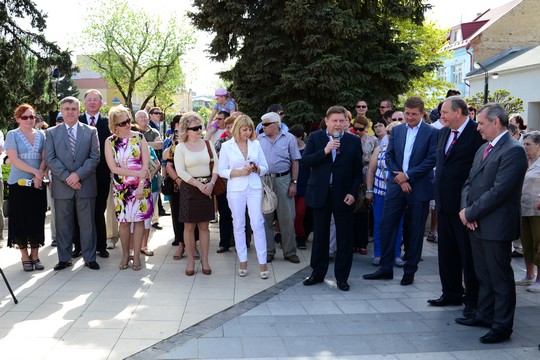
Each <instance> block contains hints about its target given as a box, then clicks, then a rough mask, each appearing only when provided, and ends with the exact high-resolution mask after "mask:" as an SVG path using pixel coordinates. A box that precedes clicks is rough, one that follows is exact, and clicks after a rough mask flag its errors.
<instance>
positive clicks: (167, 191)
mask: <svg viewBox="0 0 540 360" xmlns="http://www.w3.org/2000/svg"><path fill="white" fill-rule="evenodd" d="M173 192H174V180H173V179H172V178H171V177H170V176H169V175H167V176H165V178H164V179H163V181H162V183H161V193H162V194H163V195H172V193H173Z"/></svg>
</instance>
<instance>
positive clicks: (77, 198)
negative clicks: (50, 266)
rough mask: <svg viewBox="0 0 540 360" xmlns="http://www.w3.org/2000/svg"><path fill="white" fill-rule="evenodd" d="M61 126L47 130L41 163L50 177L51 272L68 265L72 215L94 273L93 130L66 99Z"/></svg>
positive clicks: (95, 150)
mask: <svg viewBox="0 0 540 360" xmlns="http://www.w3.org/2000/svg"><path fill="white" fill-rule="evenodd" d="M60 109H61V111H62V115H63V117H64V124H61V125H58V126H55V127H52V128H50V129H48V130H47V135H46V140H45V161H46V164H47V167H48V168H49V169H50V170H51V173H52V178H53V179H52V197H53V199H54V206H55V211H56V243H57V249H58V260H59V262H58V264H57V265H56V266H55V267H54V270H63V269H65V268H66V267H68V266H70V265H71V255H72V254H71V250H72V249H71V247H72V246H71V241H72V238H73V231H74V229H73V225H74V213H73V209H75V211H76V212H77V219H78V223H79V228H80V239H81V250H82V255H83V258H84V261H85V265H86V266H88V267H89V268H90V269H92V270H98V269H99V265H98V263H97V262H96V239H97V237H96V226H95V222H94V208H95V202H96V196H97V183H96V167H97V166H98V164H99V154H100V149H99V140H98V134H97V130H96V128H94V127H90V126H88V125H86V124H83V123H81V122H79V119H78V118H79V112H80V103H79V100H78V99H77V98H75V97H72V96H68V97H66V98H64V99H62V100H61V101H60Z"/></svg>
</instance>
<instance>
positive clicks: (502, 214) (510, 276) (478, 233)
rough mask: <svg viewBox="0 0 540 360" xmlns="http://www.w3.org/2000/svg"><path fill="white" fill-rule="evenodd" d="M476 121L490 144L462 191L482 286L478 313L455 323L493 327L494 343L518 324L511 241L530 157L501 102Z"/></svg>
mask: <svg viewBox="0 0 540 360" xmlns="http://www.w3.org/2000/svg"><path fill="white" fill-rule="evenodd" d="M477 119H478V131H479V132H480V134H481V135H482V138H483V139H484V140H486V141H488V143H487V144H484V145H482V146H481V147H480V148H479V149H478V151H477V152H476V154H475V156H474V161H473V165H472V168H471V171H470V173H469V178H468V179H467V180H466V181H465V184H464V185H463V189H462V192H461V209H462V210H461V211H460V212H459V217H460V219H461V222H462V223H463V225H465V226H467V228H468V229H469V235H470V241H471V250H472V257H473V263H474V270H475V273H476V277H477V278H478V282H479V284H480V285H479V290H478V304H477V310H476V315H475V316H474V317H470V318H457V319H456V322H457V323H458V324H461V325H466V326H481V327H487V328H490V329H491V330H490V331H489V332H488V333H487V334H486V335H484V336H482V337H481V338H480V342H482V343H485V344H494V343H499V342H501V341H505V340H507V339H509V338H510V335H511V334H512V328H513V324H514V312H515V309H516V288H515V284H514V271H513V270H512V266H511V261H512V258H511V253H512V240H514V239H517V238H519V234H520V224H521V211H520V206H521V187H522V185H523V179H524V177H525V172H526V171H527V157H526V155H525V150H524V149H523V146H522V145H521V144H519V143H518V142H517V141H516V140H515V139H513V138H512V137H511V136H510V134H509V133H508V114H507V112H506V111H505V110H504V109H503V108H502V107H501V106H500V105H498V104H487V105H485V106H484V107H483V108H481V109H480V110H479V111H478V113H477Z"/></svg>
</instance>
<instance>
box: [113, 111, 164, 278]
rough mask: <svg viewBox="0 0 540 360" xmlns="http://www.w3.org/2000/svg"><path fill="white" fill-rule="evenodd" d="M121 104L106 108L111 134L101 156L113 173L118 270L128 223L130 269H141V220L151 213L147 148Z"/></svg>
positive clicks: (126, 253) (126, 260) (125, 264)
mask: <svg viewBox="0 0 540 360" xmlns="http://www.w3.org/2000/svg"><path fill="white" fill-rule="evenodd" d="M130 115H131V114H130V112H129V110H128V109H127V108H125V107H124V106H122V105H118V106H115V107H113V108H112V109H111V110H110V111H109V129H110V130H111V132H112V135H111V136H110V137H108V138H107V140H106V141H105V146H104V148H105V150H104V151H105V159H106V160H107V165H108V166H109V169H111V172H112V173H113V200H114V207H115V212H116V219H117V220H118V223H119V225H120V242H121V243H122V260H121V262H120V270H125V269H127V268H128V263H129V260H130V257H129V255H130V254H129V250H130V233H131V231H130V227H131V224H133V266H132V268H133V270H135V271H138V270H140V269H141V258H140V254H141V242H142V238H143V232H144V221H145V220H147V219H149V218H151V217H152V215H153V209H154V206H153V204H152V197H151V192H152V189H151V185H150V178H149V176H148V174H149V170H148V169H149V164H150V150H149V148H148V143H147V142H146V140H145V139H144V136H143V135H142V134H141V133H140V132H136V131H132V130H131V117H130Z"/></svg>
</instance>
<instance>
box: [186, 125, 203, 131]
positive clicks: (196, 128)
mask: <svg viewBox="0 0 540 360" xmlns="http://www.w3.org/2000/svg"><path fill="white" fill-rule="evenodd" d="M187 129H188V130H191V131H199V130H202V125H197V126H192V127H188V128H187Z"/></svg>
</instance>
